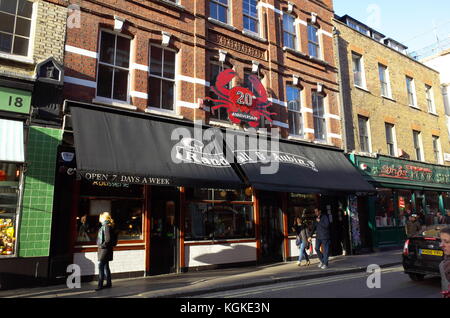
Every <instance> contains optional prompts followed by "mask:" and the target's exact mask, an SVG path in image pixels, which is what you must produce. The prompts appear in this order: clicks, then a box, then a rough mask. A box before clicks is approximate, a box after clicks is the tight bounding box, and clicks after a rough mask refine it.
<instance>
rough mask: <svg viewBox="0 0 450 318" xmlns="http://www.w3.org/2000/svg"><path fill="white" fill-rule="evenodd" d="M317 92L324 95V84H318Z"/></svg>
mask: <svg viewBox="0 0 450 318" xmlns="http://www.w3.org/2000/svg"><path fill="white" fill-rule="evenodd" d="M317 92H318V93H322V92H323V84H322V83H317Z"/></svg>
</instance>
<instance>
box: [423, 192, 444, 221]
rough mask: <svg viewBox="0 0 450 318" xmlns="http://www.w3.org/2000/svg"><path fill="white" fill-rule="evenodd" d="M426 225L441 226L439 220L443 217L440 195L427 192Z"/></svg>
mask: <svg viewBox="0 0 450 318" xmlns="http://www.w3.org/2000/svg"><path fill="white" fill-rule="evenodd" d="M425 204H426V205H425V208H426V209H425V210H426V215H425V225H434V224H439V223H438V218H439V216H440V215H441V214H440V212H439V193H437V192H431V191H425Z"/></svg>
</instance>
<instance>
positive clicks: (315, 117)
mask: <svg viewBox="0 0 450 318" xmlns="http://www.w3.org/2000/svg"><path fill="white" fill-rule="evenodd" d="M311 95H312V96H311V97H312V100H311V102H312V109H313V125H314V138H315V140H317V141H323V142H326V141H327V138H328V131H327V130H328V127H327V120H326V118H327V116H326V107H325V106H326V102H325V99H326V96H325V95H323V94H322V93H319V92H317V91H313V92H312V94H311ZM316 95H317V96H320V97H322V102H323V116H322V117H320V116H316V112H315V111H314V110H315V107H317V106H318V105H314V100H315V98H314V97H315V96H316ZM316 119H318V120H321V121H323V135H324V136H323V138H317V137H316V136H317V132H316V124H315V122H316Z"/></svg>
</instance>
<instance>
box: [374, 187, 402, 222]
mask: <svg viewBox="0 0 450 318" xmlns="http://www.w3.org/2000/svg"><path fill="white" fill-rule="evenodd" d="M375 219H376V225H377V227H393V226H396V225H397V223H396V220H395V209H394V192H393V191H392V190H390V189H379V190H378V194H377V198H376V218H375Z"/></svg>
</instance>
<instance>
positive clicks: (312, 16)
mask: <svg viewBox="0 0 450 318" xmlns="http://www.w3.org/2000/svg"><path fill="white" fill-rule="evenodd" d="M316 22H317V13H315V12H311V23H312V24H315V23H316Z"/></svg>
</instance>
